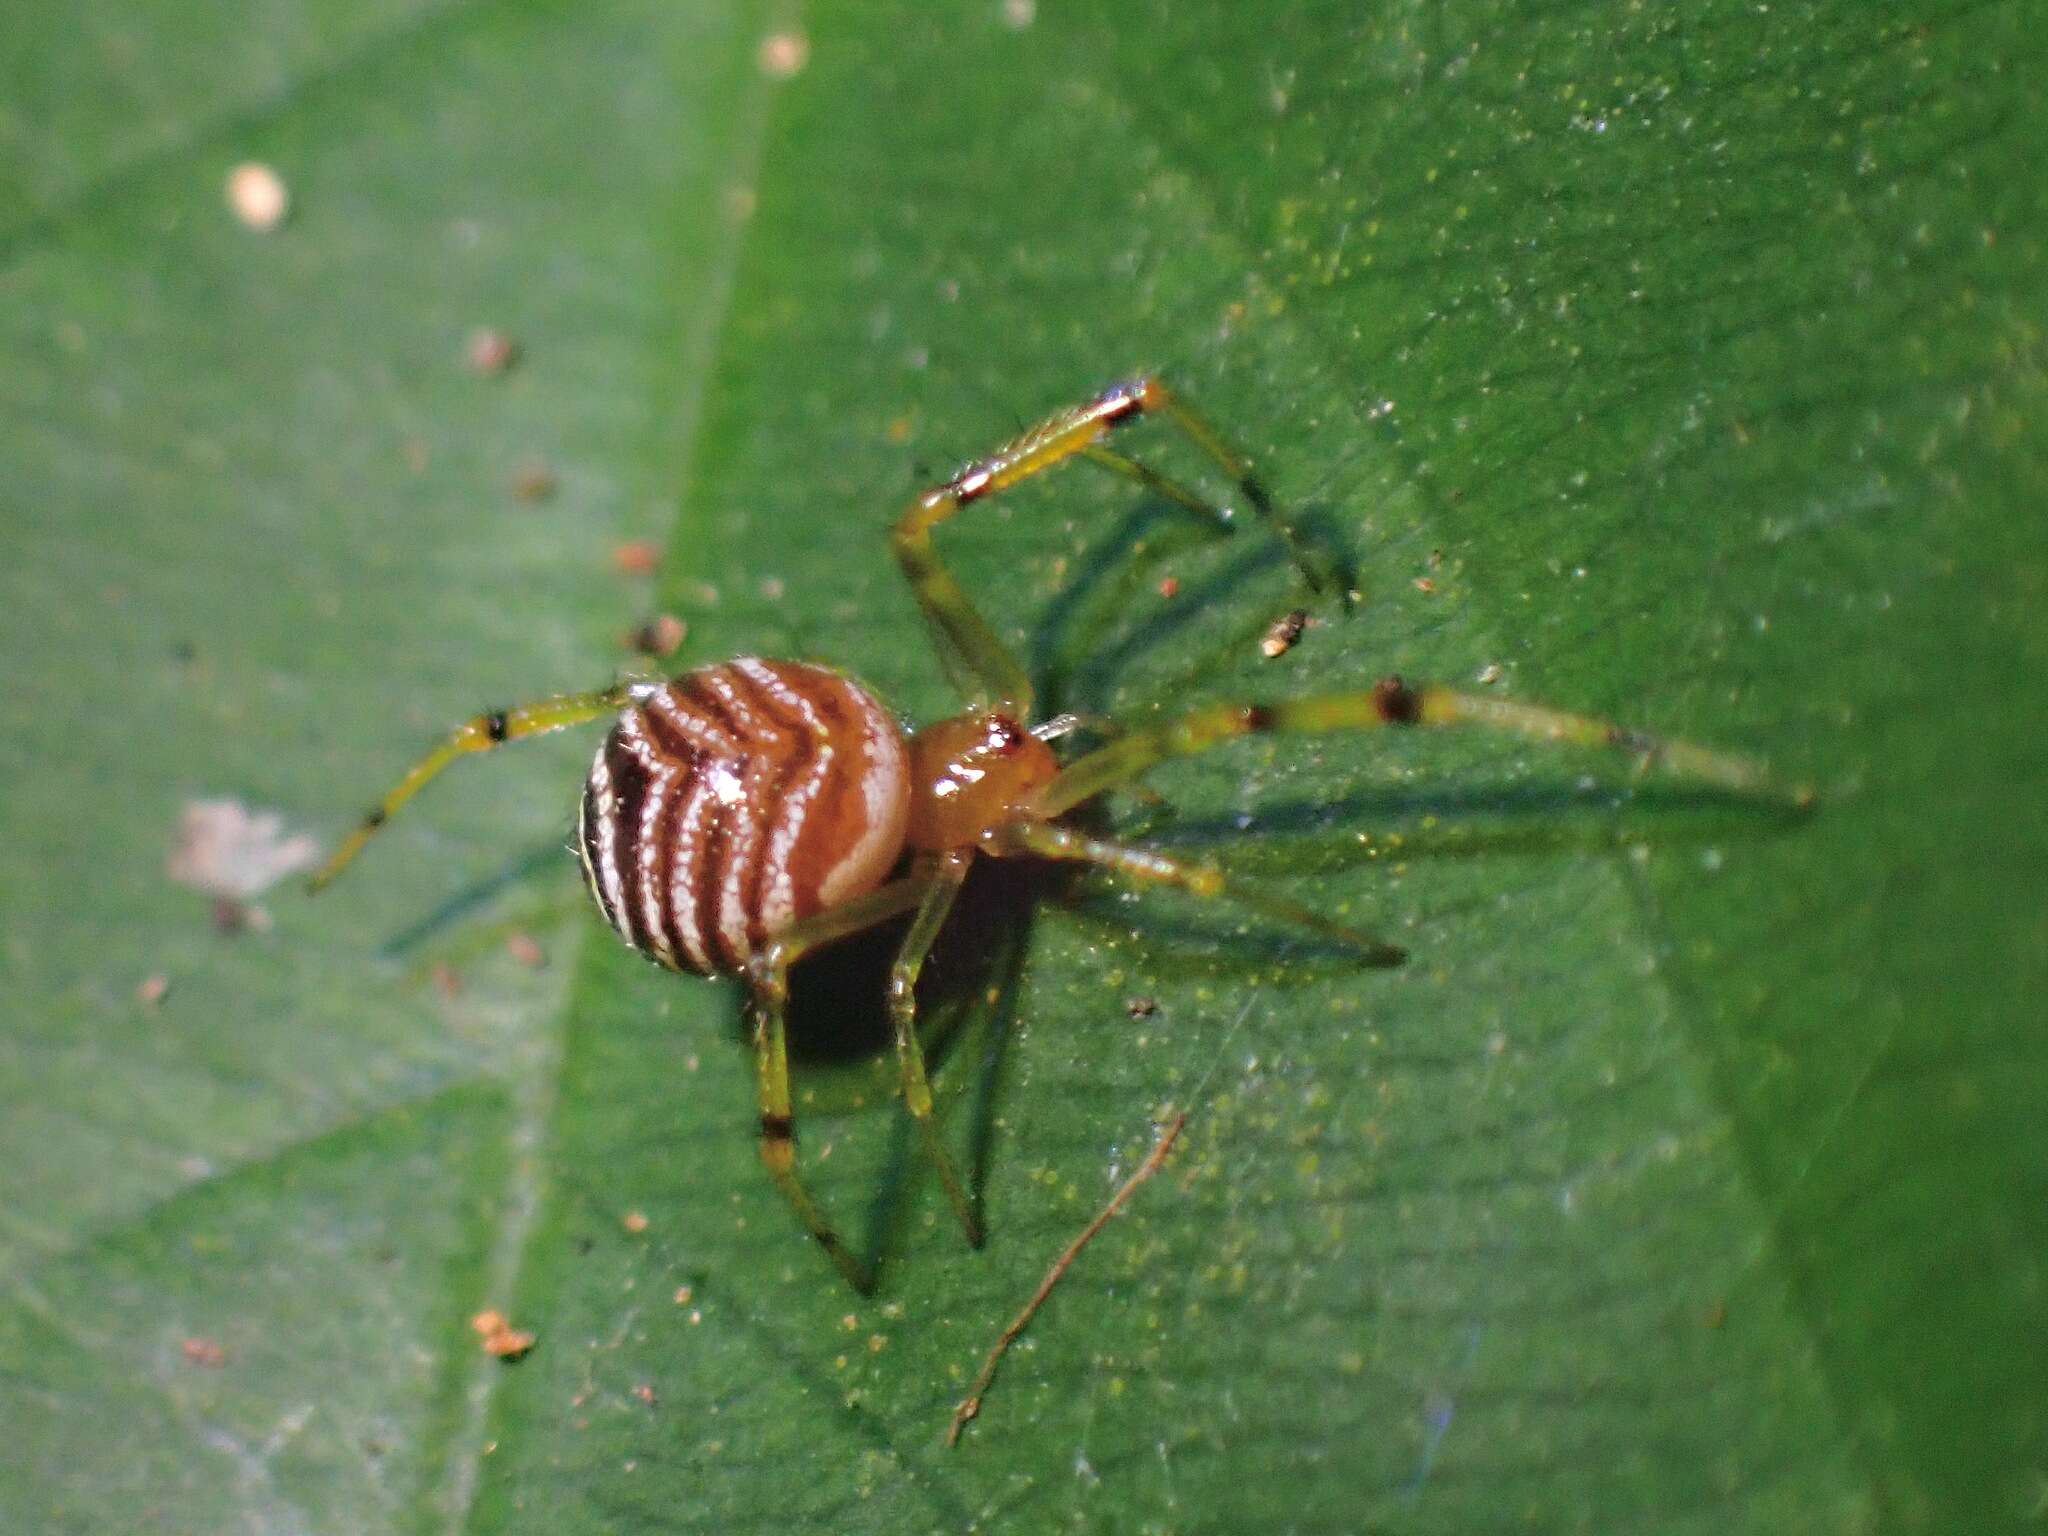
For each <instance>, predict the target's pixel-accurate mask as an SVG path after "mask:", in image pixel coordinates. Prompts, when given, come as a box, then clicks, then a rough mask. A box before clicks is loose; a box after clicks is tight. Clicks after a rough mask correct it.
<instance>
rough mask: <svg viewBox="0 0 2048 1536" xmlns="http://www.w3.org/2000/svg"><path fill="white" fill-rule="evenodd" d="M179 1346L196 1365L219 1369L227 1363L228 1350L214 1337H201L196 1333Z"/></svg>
mask: <svg viewBox="0 0 2048 1536" xmlns="http://www.w3.org/2000/svg"><path fill="white" fill-rule="evenodd" d="M178 1348H179V1350H180V1352H181V1353H182V1354H183V1355H184V1356H185V1358H186V1359H187V1360H189V1361H191V1362H192V1364H194V1365H203V1366H207V1367H209V1368H211V1369H218V1368H219V1367H221V1366H223V1365H226V1364H227V1360H228V1352H227V1351H226V1350H224V1349H222V1348H221V1347H220V1345H219V1344H218V1343H216V1342H215V1341H214V1340H212V1339H206V1338H200V1337H198V1336H196V1335H195V1336H194V1337H192V1338H189V1339H187V1340H185V1341H184V1343H182V1344H181V1345H179V1346H178Z"/></svg>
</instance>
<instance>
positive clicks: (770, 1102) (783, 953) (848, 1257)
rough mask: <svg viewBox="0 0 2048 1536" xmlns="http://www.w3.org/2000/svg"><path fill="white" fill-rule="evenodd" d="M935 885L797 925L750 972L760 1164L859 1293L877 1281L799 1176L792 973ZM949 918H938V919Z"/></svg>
mask: <svg viewBox="0 0 2048 1536" xmlns="http://www.w3.org/2000/svg"><path fill="white" fill-rule="evenodd" d="M934 885H935V881H934V878H933V876H932V875H931V874H930V873H928V872H923V871H920V872H919V873H916V874H912V875H909V876H906V877H905V878H903V879H901V880H892V881H891V882H889V884H887V885H885V886H882V887H881V888H880V889H878V890H874V891H870V892H869V893H868V894H867V895H865V896H861V897H857V898H856V899H855V900H853V901H849V902H847V903H846V904H845V905H843V906H838V907H834V908H832V909H831V910H830V911H827V912H819V913H817V914H815V915H814V916H811V917H807V918H802V919H799V920H798V921H797V922H795V923H792V924H791V925H790V926H789V927H788V928H786V929H784V930H783V931H782V932H781V933H780V934H779V935H777V936H776V937H775V938H774V939H772V940H770V941H769V943H768V944H767V946H766V947H765V948H763V949H761V950H759V951H758V952H757V953H756V954H755V955H754V957H753V960H752V961H751V963H750V964H749V965H748V967H747V985H748V988H749V990H750V994H751V996H750V1009H749V1011H750V1013H751V1015H752V1019H753V1044H754V1085H755V1091H756V1094H757V1096H758V1098H759V1100H760V1107H761V1164H762V1166H763V1167H765V1168H766V1169H767V1170H768V1176H769V1177H770V1178H772V1179H773V1180H775V1184H776V1187H777V1188H778V1189H780V1190H781V1191H782V1194H783V1198H785V1199H786V1200H788V1201H789V1204H790V1208H791V1209H792V1210H794V1211H795V1212H796V1214H797V1219H798V1220H799V1221H801V1222H802V1223H803V1224H804V1227H805V1228H806V1229H807V1230H808V1231H809V1232H810V1234H811V1236H812V1237H814V1238H816V1239H817V1241H818V1246H819V1247H820V1248H822V1249H824V1250H825V1257H827V1258H828V1259H830V1260H831V1261H832V1263H833V1265H834V1266H835V1267H836V1268H837V1269H838V1270H839V1273H840V1274H842V1275H844V1276H845V1277H846V1283H847V1284H848V1285H850V1286H852V1287H853V1288H854V1289H855V1290H856V1291H859V1292H860V1293H861V1294H862V1295H866V1294H867V1293H868V1292H869V1291H871V1290H873V1289H874V1276H873V1274H872V1273H871V1272H870V1271H869V1269H868V1267H867V1266H866V1265H864V1264H862V1263H861V1262H860V1260H859V1259H857V1258H855V1257H854V1255H853V1253H852V1251H851V1250H850V1249H849V1248H848V1247H847V1246H846V1244H845V1243H844V1242H842V1241H841V1240H840V1237H839V1233H838V1230H837V1229H836V1228H835V1227H834V1226H833V1225H832V1223H831V1222H829V1221H828V1220H826V1219H825V1213H824V1211H823V1210H822V1209H821V1208H820V1207H819V1205H818V1202H817V1201H816V1200H814V1199H813V1198H812V1197H811V1192H810V1191H809V1190H808V1189H807V1188H805V1187H804V1181H803V1177H802V1175H801V1174H799V1173H798V1172H797V1158H796V1118H795V1114H794V1111H793V1109H792V1106H791V1102H790V1095H789V1041H788V1033H787V1014H788V1010H789V968H790V967H791V966H792V965H795V964H796V962H797V961H798V960H800V959H802V958H803V957H804V956H805V955H806V954H808V953H810V952H811V951H812V950H814V949H818V948H820V947H821V946H823V945H826V944H830V943H833V942H834V941H836V940H839V939H844V938H849V937H851V936H852V935H853V934H856V933H859V932H861V931H862V930H863V929H866V928H872V927H873V926H874V925H875V924H876V923H882V922H887V921H888V920H889V919H890V918H892V917H895V916H897V915H898V914H900V913H903V912H908V911H910V910H912V909H913V908H915V907H918V906H920V904H921V903H923V902H924V901H925V899H926V897H927V896H928V895H929V894H930V893H931V891H932V890H933V888H934ZM943 915H944V914H943V913H941V916H943Z"/></svg>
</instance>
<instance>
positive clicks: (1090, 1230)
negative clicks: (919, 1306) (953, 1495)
mask: <svg viewBox="0 0 2048 1536" xmlns="http://www.w3.org/2000/svg"><path fill="white" fill-rule="evenodd" d="M1187 1123H1188V1117H1187V1115H1186V1113H1185V1112H1182V1113H1177V1114H1175V1115H1174V1117H1173V1118H1172V1119H1170V1120H1168V1121H1167V1122H1166V1124H1165V1125H1164V1126H1162V1127H1161V1128H1160V1131H1159V1139H1158V1140H1157V1141H1155V1142H1154V1143H1153V1144H1152V1150H1151V1151H1150V1152H1148V1153H1146V1154H1145V1160H1144V1161H1143V1162H1142V1163H1140V1164H1138V1166H1137V1168H1136V1170H1135V1171H1134V1172H1133V1173H1132V1174H1131V1176H1130V1177H1129V1178H1128V1179H1125V1180H1124V1182H1123V1184H1122V1185H1121V1186H1120V1187H1119V1188H1118V1189H1117V1192H1116V1193H1115V1194H1113V1195H1111V1196H1110V1197H1109V1201H1108V1203H1107V1204H1106V1205H1104V1206H1103V1207H1102V1209H1101V1210H1099V1211H1097V1212H1096V1213H1095V1218H1094V1220H1092V1221H1090V1222H1089V1223H1088V1225H1087V1226H1085V1227H1083V1228H1082V1229H1081V1231H1080V1233H1079V1235H1077V1236H1076V1237H1075V1238H1074V1240H1073V1241H1072V1242H1071V1243H1069V1244H1067V1246H1066V1248H1065V1249H1064V1250H1063V1251H1062V1252H1061V1254H1060V1256H1059V1257H1058V1258H1056V1259H1054V1260H1053V1261H1052V1267H1051V1268H1050V1269H1048V1270H1047V1271H1046V1272H1045V1278H1044V1279H1043V1280H1040V1281H1039V1282H1038V1289H1037V1290H1035V1291H1033V1292H1032V1293H1031V1299H1030V1300H1029V1301H1027V1302H1025V1303H1024V1307H1023V1310H1022V1311H1020V1312H1019V1313H1018V1314H1017V1315H1016V1316H1015V1317H1013V1318H1011V1319H1010V1325H1009V1327H1007V1328H1005V1329H1004V1330H1003V1331H1002V1333H1001V1334H1000V1335H998V1336H997V1338H996V1341H995V1343H994V1344H992V1345H990V1346H989V1351H988V1354H987V1355H985V1356H984V1357H983V1358H982V1362H981V1369H980V1370H979V1371H978V1372H976V1374H975V1377H974V1385H973V1386H971V1387H969V1388H968V1389H967V1396H965V1397H964V1398H962V1399H961V1400H960V1406H959V1407H957V1408H955V1409H954V1410H953V1422H952V1423H951V1424H949V1425H948V1426H947V1427H946V1444H948V1445H957V1444H958V1443H959V1441H960V1431H961V1430H962V1429H964V1428H966V1426H967V1421H968V1420H970V1419H972V1418H974V1417H975V1416H976V1415H977V1414H979V1413H980V1412H981V1399H982V1395H983V1394H984V1393H985V1392H987V1391H988V1385H989V1383H990V1382H991V1381H993V1380H994V1379H995V1374H996V1366H997V1365H998V1364H999V1363H1000V1362H1001V1360H1002V1358H1003V1353H1004V1351H1006V1350H1007V1349H1009V1347H1010V1345H1011V1344H1013V1343H1015V1342H1016V1339H1017V1335H1019V1334H1020V1333H1022V1332H1023V1331H1024V1330H1025V1329H1026V1328H1028V1327H1030V1326H1031V1319H1032V1318H1033V1317H1035V1316H1037V1315H1038V1309H1039V1308H1040V1307H1042V1306H1044V1305H1045V1298H1046V1297H1048V1296H1050V1295H1051V1294H1052V1288H1053V1287H1054V1286H1056V1285H1058V1284H1059V1283H1060V1277H1061V1276H1062V1275H1064V1274H1065V1273H1066V1272H1067V1269H1068V1267H1069V1266H1070V1265H1072V1264H1073V1262H1074V1260H1075V1259H1076V1258H1077V1257H1079V1255H1080V1252H1081V1250H1082V1249H1083V1248H1085V1247H1087V1246H1088V1244H1089V1243H1090V1242H1092V1241H1093V1240H1094V1237H1095V1234H1096V1233H1098V1232H1100V1231H1101V1230H1102V1229H1103V1228H1104V1227H1106V1226H1107V1225H1109V1219H1110V1218H1111V1217H1112V1216H1114V1215H1116V1213H1117V1212H1118V1211H1120V1210H1122V1209H1123V1208H1124V1203H1125V1202H1126V1201H1127V1200H1129V1199H1130V1198H1131V1194H1132V1192H1133V1191H1134V1190H1136V1189H1137V1187H1138V1186H1139V1185H1140V1184H1142V1183H1144V1182H1145V1181H1146V1180H1147V1179H1149V1178H1151V1177H1152V1175H1153V1174H1155V1173H1157V1172H1158V1171H1159V1165H1160V1164H1161V1163H1164V1162H1165V1161H1166V1154H1167V1153H1168V1152H1170V1151H1172V1150H1173V1144H1174V1142H1175V1141H1176V1140H1178V1139H1179V1137H1180V1131H1181V1127H1182V1126H1184V1125H1186V1124H1187Z"/></svg>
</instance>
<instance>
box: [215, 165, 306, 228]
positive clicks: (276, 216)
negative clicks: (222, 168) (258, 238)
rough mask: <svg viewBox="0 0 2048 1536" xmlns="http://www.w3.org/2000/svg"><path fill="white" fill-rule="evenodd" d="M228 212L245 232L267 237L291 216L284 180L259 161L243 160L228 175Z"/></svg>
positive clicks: (290, 196)
mask: <svg viewBox="0 0 2048 1536" xmlns="http://www.w3.org/2000/svg"><path fill="white" fill-rule="evenodd" d="M227 199H228V208H229V209H230V210H231V211H232V212H233V213H234V216H235V217H236V218H237V219H239V220H241V222H242V226H243V227H244V228H245V229H253V230H255V231H256V232H257V233H258V234H259V235H267V234H269V233H270V231H272V230H273V229H275V228H277V226H278V225H280V224H282V223H283V222H284V220H285V215H286V214H288V213H290V212H291V207H292V195H291V193H290V191H288V190H287V189H286V187H285V184H284V178H283V177H282V176H280V175H278V174H277V172H276V171H275V170H273V169H272V168H271V167H269V166H267V165H265V164H263V163H262V162H261V161H258V160H246V161H244V162H243V163H242V164H240V165H238V166H236V167H235V168H234V169H233V170H232V171H229V172H228V181H227Z"/></svg>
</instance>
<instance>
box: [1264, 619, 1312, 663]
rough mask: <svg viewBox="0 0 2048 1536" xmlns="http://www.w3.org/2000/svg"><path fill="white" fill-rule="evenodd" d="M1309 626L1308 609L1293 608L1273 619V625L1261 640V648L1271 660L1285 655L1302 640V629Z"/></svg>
mask: <svg viewBox="0 0 2048 1536" xmlns="http://www.w3.org/2000/svg"><path fill="white" fill-rule="evenodd" d="M1307 628H1308V610H1307V609H1306V608H1292V609H1289V610H1288V611H1287V612H1286V613H1283V614H1281V615H1280V617H1279V618H1277V619H1275V620H1274V621H1273V625H1272V627H1271V628H1270V629H1268V630H1267V631H1266V633H1265V635H1264V636H1263V637H1262V638H1261V639H1260V641H1259V650H1260V652H1261V653H1262V654H1263V655H1264V656H1265V657H1266V659H1267V660H1268V661H1271V660H1272V659H1274V658H1275V657H1278V656H1285V655H1286V654H1287V653H1288V652H1289V651H1291V650H1293V649H1294V647H1295V646H1296V645H1298V644H1299V643H1300V642H1301V635H1302V631H1303V630H1305V629H1307Z"/></svg>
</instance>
